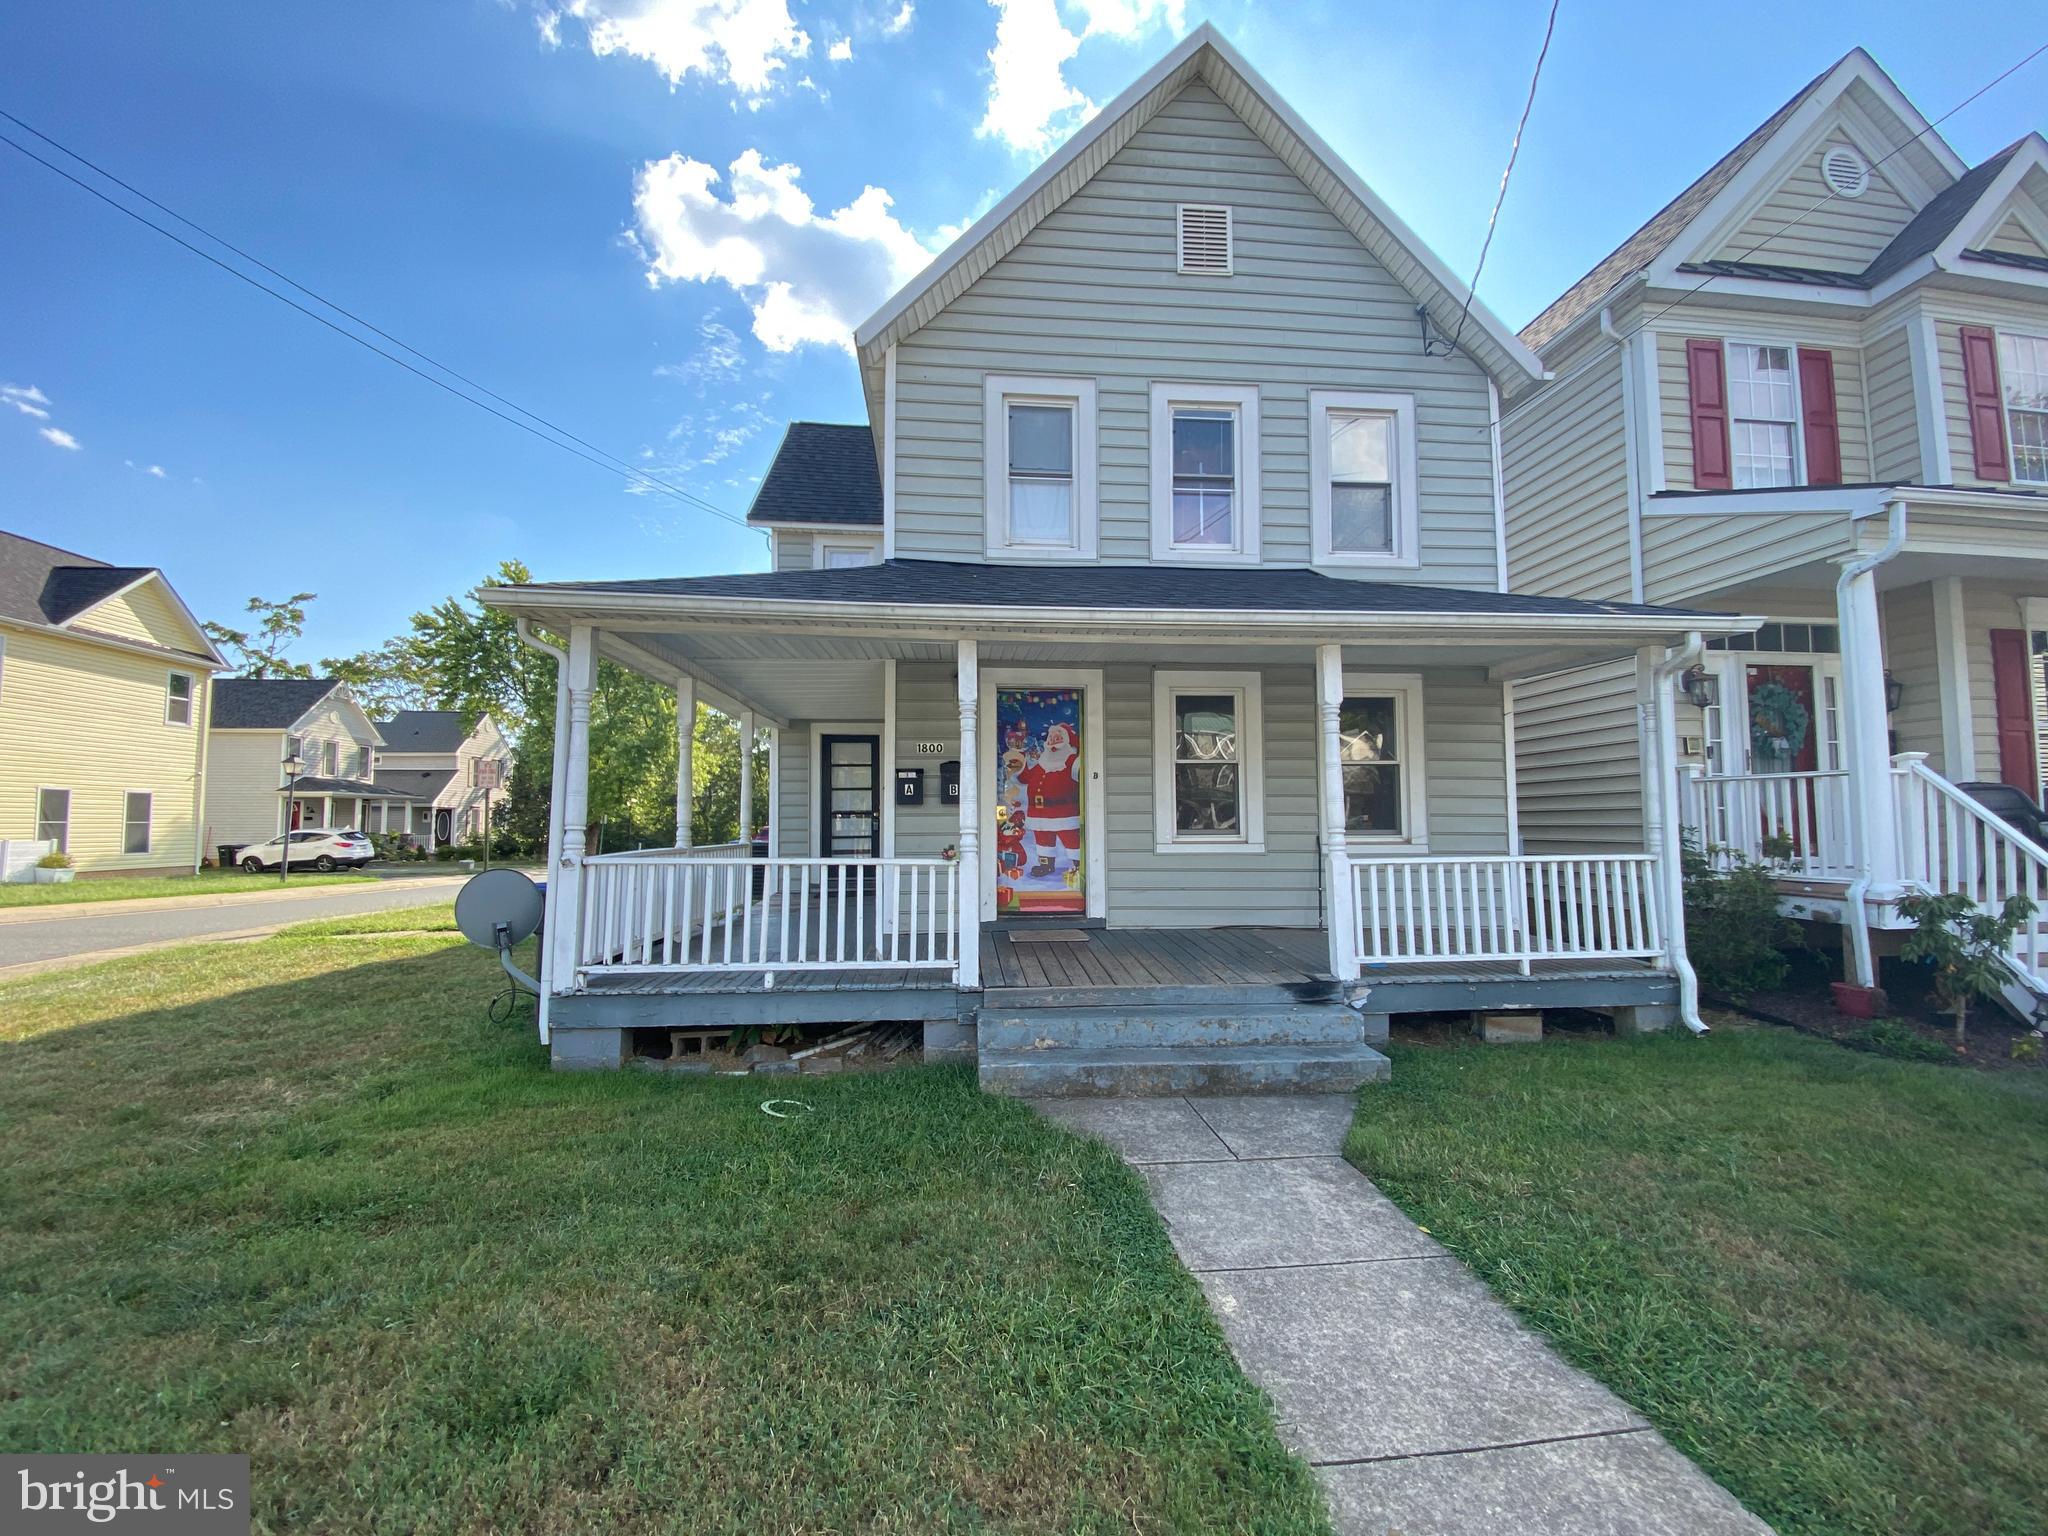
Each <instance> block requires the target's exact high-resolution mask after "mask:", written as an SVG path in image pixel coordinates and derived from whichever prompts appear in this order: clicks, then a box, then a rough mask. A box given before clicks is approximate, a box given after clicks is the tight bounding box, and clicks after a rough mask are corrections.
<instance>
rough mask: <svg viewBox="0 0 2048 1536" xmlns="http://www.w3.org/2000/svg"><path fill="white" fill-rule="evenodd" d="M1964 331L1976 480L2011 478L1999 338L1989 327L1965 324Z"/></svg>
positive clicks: (1965, 383)
mask: <svg viewBox="0 0 2048 1536" xmlns="http://www.w3.org/2000/svg"><path fill="white" fill-rule="evenodd" d="M1962 335H1963V399H1964V402H1965V404H1966V405H1967V406H1968V408H1969V412H1970V455H1971V457H1972V458H1973V459H1974V460H1975V461H1976V463H1975V466H1974V467H1975V469H1976V471H1977V478H1978V479H1979V480H2010V479H2011V478H2012V461H2011V460H2010V459H2008V458H2007V457H2006V452H2005V396H2004V394H2003V392H2002V391H2001V390H2000V389H1999V387H1998V341H1997V339H1996V338H1995V337H1994V336H1993V335H1992V334H1991V328H1990V327H1989V326H1984V325H1966V326H1964V327H1962Z"/></svg>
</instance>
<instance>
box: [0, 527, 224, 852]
mask: <svg viewBox="0 0 2048 1536" xmlns="http://www.w3.org/2000/svg"><path fill="white" fill-rule="evenodd" d="M226 665H227V663H226V662H224V661H223V660H222V659H221V656H220V653H219V652H218V651H216V650H215V649H214V647H213V644H212V642H211V641H209V640H208V639H207V638H206V634H205V632H204V631H203V630H201V629H200V627H199V622H198V620H196V619H195V618H193V616H192V612H191V610H190V609H188V608H187V607H186V606H185V604H184V602H183V600H182V599H180V598H179V596H178V594H177V593H176V591H174V590H173V589H172V587H171V584H170V582H169V581H168V580H167V579H166V578H165V576H164V573H163V572H162V571H160V570H158V569H156V568H155V567H154V566H127V565H108V564H107V563H106V562H104V561H101V560H95V559H92V558H91V557H90V556H87V555H77V554H73V553H71V551H69V550H64V549H57V548H54V547H53V546H51V545H48V544H43V543H39V542H37V541H36V540H34V539H26V538H22V537H21V536H19V535H18V534H12V533H0V880H7V879H23V878H27V870H28V869H29V868H30V867H31V866H33V865H34V864H35V863H36V862H37V861H38V860H39V859H42V858H45V857H47V856H49V855H50V854H52V853H59V854H63V855H64V856H66V857H67V858H69V859H70V861H71V865H72V867H73V868H75V869H76V870H77V871H78V873H79V874H80V875H85V876H91V875H143V874H191V873H192V872H193V871H194V870H195V869H196V868H197V867H198V862H199V852H200V847H201V839H200V835H199V819H200V793H201V791H200V784H201V780H202V778H203V776H204V774H205V771H206V730H205V720H206V709H207V704H208V699H209V697H210V695H211V691H212V686H213V685H212V684H211V682H210V679H211V678H212V676H213V674H214V673H215V672H216V671H218V670H220V669H221V668H223V667H225V666H226Z"/></svg>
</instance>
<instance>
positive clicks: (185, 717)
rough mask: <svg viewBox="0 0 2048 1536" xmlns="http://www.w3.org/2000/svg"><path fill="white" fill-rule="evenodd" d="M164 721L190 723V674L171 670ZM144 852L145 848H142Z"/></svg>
mask: <svg viewBox="0 0 2048 1536" xmlns="http://www.w3.org/2000/svg"><path fill="white" fill-rule="evenodd" d="M164 722H165V724H167V725H190V724H191V723H192V674H191V673H189V672H173V673H172V674H171V678H170V682H169V683H168V684H167V685H166V689H165V693H164ZM144 851H145V852H146V851H147V850H144Z"/></svg>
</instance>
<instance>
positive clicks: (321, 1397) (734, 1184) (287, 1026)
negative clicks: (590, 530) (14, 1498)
mask: <svg viewBox="0 0 2048 1536" xmlns="http://www.w3.org/2000/svg"><path fill="white" fill-rule="evenodd" d="M405 916H406V917H407V919H408V921H409V922H411V923H414V924H416V923H417V922H418V921H419V920H420V918H421V914H420V913H418V912H413V913H408V914H405ZM351 921H360V920H351ZM497 984H498V977H497V973H496V967H495V965H494V963H493V961H492V958H491V957H490V956H488V955H486V954H483V953H481V952H479V951H476V950H472V949H469V948H467V947H464V946H462V945H460V944H459V943H454V942H451V940H450V939H449V938H447V937H445V936H437V935H402V934H397V935H386V936H382V937H380V936H378V935H376V934H368V933H366V934H359V935H355V936H352V937H349V938H346V939H342V940H340V941H338V939H337V936H336V935H334V934H332V933H330V934H329V935H328V936H326V937H319V936H307V935H304V934H301V933H297V932H291V931H288V932H287V933H285V934H280V935H278V936H276V937H274V938H271V939H266V940H260V941H256V942H252V943H246V944H240V945H232V946H230V945H221V946H192V947H187V948H179V949H174V950H167V951H162V952H159V953H156V954H152V955H150V956H148V957H147V958H146V959H136V960H129V961H113V962H109V963H105V964H102V965H98V966H95V967H91V968H89V969H81V970H72V971H64V972H58V973H52V974H49V975H46V976H41V977H36V978H32V979H28V980H24V981H20V982H13V983H6V984H0V1042H5V1043H4V1044H0V1134H4V1136H5V1145H6V1148H7V1160H8V1172H7V1177H6V1178H5V1179H4V1180H0V1448H4V1449H6V1450H8V1451H30V1450H59V1449H62V1450H68V1451H79V1452H90V1451H115V1450H122V1449H127V1450H133V1449H135V1448H137V1447H146V1448H149V1449H152V1450H159V1451H169V1450H176V1451H195V1452H196V1451H245V1452H248V1453H249V1454H250V1455H251V1456H252V1457H253V1465H254V1469H255V1479H256V1496H255V1514H256V1523H257V1528H258V1529H259V1530H264V1531H278V1530H285V1529H293V1530H318V1531H341V1532H353V1531H369V1530H373V1529H374V1530H379V1531H407V1532H457V1531H462V1532H476V1531H497V1532H505V1531H533V1532H543V1531H546V1532H554V1531H564V1530H597V1529H603V1530H606V1531H622V1532H642V1531H691V1532H697V1531H735V1532H741V1531H744V1532H748V1533H756V1532H763V1531H806V1532H826V1531H856V1530H858V1531H901V1532H924V1531H946V1530H957V1531H1017V1532H1023V1531H1062V1532H1065V1531H1087V1532H1130V1531H1158V1532H1169V1531H1171V1532H1178V1531H1217V1532H1242V1531H1257V1532H1276V1533H1277V1532H1309V1531H1319V1530H1322V1529H1324V1526H1323V1523H1322V1518H1323V1517H1322V1514H1321V1508H1320V1503H1319V1498H1318V1494H1317V1491H1316V1488H1315V1486H1314V1482H1313V1479H1312V1477H1311V1475H1310V1474H1309V1472H1308V1470H1307V1469H1306V1467H1304V1466H1303V1465H1302V1464H1301V1463H1299V1462H1297V1461H1295V1460H1293V1459H1291V1458H1290V1457H1288V1456H1287V1455H1286V1454H1285V1453H1284V1452H1283V1451H1282V1450H1281V1448H1280V1446H1279V1443H1278V1441H1277V1440H1276V1439H1275V1437H1274V1432H1273V1424H1272V1419H1271V1414H1270V1410H1269V1408H1268V1407H1267V1405H1266V1403H1265V1400H1264V1399H1263V1398H1262V1397H1261V1396H1259V1395H1258V1394H1257V1393H1256V1392H1255V1391H1254V1390H1253V1389H1252V1388H1251V1387H1250V1386H1249V1385H1248V1384H1247V1383H1246V1382H1245V1380H1244V1379H1243V1377H1242V1376H1241V1375H1240V1374H1239V1373H1238V1371H1237V1369H1236V1367H1235V1366H1234V1365H1233V1364H1232V1362H1231V1359H1230V1356H1229V1354H1228V1352H1227V1350H1226V1349H1225V1347H1224V1344H1223V1341H1222V1338H1221V1336H1220V1334H1219V1333H1218V1332H1217V1330H1216V1328H1215V1327H1214V1325H1213V1324H1212V1323H1211V1321H1210V1319H1209V1317H1208V1315H1207V1313H1206V1311H1205V1309H1204V1307H1203V1303H1202V1297H1201V1293H1200V1291H1199V1289H1198V1288H1197V1286H1196V1285H1195V1283H1194V1282H1193V1280H1192V1279H1191V1278H1190V1277H1189V1276H1188V1275H1187V1274H1186V1273H1185V1272H1184V1271H1183V1270H1182V1269H1181V1268H1180V1267H1179V1266H1178V1264H1177V1263H1176V1262H1175V1260H1174V1258H1173V1255H1172V1251H1171V1249H1170V1247H1169V1245H1168V1243H1167V1241H1166V1237H1165V1234H1164V1232H1163V1230H1162V1229H1161V1227H1160V1224H1159V1222H1158V1220H1157V1218H1156V1217H1155V1216H1154V1215H1153V1213H1152V1211H1151V1209H1150V1206H1149V1205H1148V1203H1147V1200H1146V1197H1145V1192H1144V1188H1143V1185H1142V1184H1141V1182H1140V1181H1139V1179H1138V1178H1137V1176H1136V1175H1135V1174H1133V1173H1132V1172H1131V1171H1130V1170H1128V1169H1126V1168H1125V1167H1123V1166H1122V1165H1121V1164H1120V1163H1119V1162H1118V1161H1117V1159H1116V1158H1115V1157H1114V1155H1112V1154H1111V1153H1109V1152H1108V1151H1107V1150H1106V1149H1104V1148H1102V1147H1101V1146H1099V1145H1096V1144H1094V1143H1091V1142H1087V1141H1083V1140H1081V1139H1078V1138H1076V1137H1072V1136H1069V1135H1067V1134H1065V1133H1064V1132H1062V1131H1059V1130H1058V1129H1056V1128H1054V1127H1052V1126H1050V1125H1048V1124H1046V1123H1044V1122H1042V1121H1040V1120H1038V1119H1037V1118H1036V1117H1035V1116H1033V1115H1032V1114H1031V1113H1030V1112H1029V1111H1028V1110H1027V1109H1026V1108H1024V1107H1023V1106H1022V1105H1019V1104H1016V1103H1013V1102H1010V1101H1006V1100H1002V1099H997V1098H990V1097H985V1096H983V1095H982V1094H981V1093H980V1092H978V1091H977V1089H976V1087H975V1083H974V1077H973V1074H972V1073H971V1072H970V1071H968V1070H965V1069H960V1068H951V1067H948V1068H912V1069H907V1070H903V1071H898V1072H893V1073H888V1074H881V1075H873V1076H861V1077H851V1078H837V1079H831V1078H828V1079H805V1080H803V1081H802V1082H801V1083H800V1084H799V1083H796V1082H792V1081H789V1080H782V1081H780V1082H777V1081H775V1080H766V1081H764V1080H760V1079H753V1080H749V1079H740V1078H730V1079H721V1078H683V1079H678V1078H671V1077H656V1076H651V1075H644V1074H639V1073H617V1074H606V1075H596V1076H583V1077H575V1076H564V1075H555V1074H551V1073H549V1072H548V1071H547V1070H546V1068H545V1065H544V1061H543V1056H542V1052H541V1050H540V1048H539V1047H538V1045H537V1044H536V1043H535V1041H534V1039H533V1037H532V1033H531V1026H530V1025H525V1026H520V1025H513V1026H506V1027H493V1026H491V1025H489V1024H488V1023H486V1022H485V1018H484V1003H485V1001H486V998H487V997H488V995H489V993H490V992H491V991H492V990H493V989H494V988H495V987H496V986H497ZM776 1096H786V1097H794V1098H801V1099H802V1100H804V1101H806V1102H808V1103H809V1104H810V1106H811V1107H812V1112H811V1113H809V1114H803V1113H800V1112H799V1113H797V1114H796V1115H795V1116H794V1117H793V1118H789V1119H773V1118H770V1117H769V1116H768V1115H766V1114H764V1113H762V1110H761V1105H762V1102H763V1100H765V1099H768V1098H771V1097H776Z"/></svg>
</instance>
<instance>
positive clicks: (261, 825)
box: [206, 731, 284, 852]
mask: <svg viewBox="0 0 2048 1536" xmlns="http://www.w3.org/2000/svg"><path fill="white" fill-rule="evenodd" d="M206 754H207V755H206V846H207V848H208V851H209V852H210V851H211V850H212V849H214V848H216V847H218V846H220V845H221V844H223V843H229V844H232V845H234V846H235V847H241V846H242V845H244V844H246V843H260V842H263V841H265V840H266V839H268V838H273V837H275V836H277V831H278V827H279V825H280V822H279V814H280V812H279V807H280V806H281V805H282V803H283V799H284V797H283V796H282V795H280V794H279V793H278V792H277V791H278V786H279V784H281V783H282V782H283V781H282V779H281V778H280V777H279V776H278V764H279V763H280V762H281V761H282V760H283V758H284V732H282V731H215V732H214V733H213V739H212V740H211V741H210V742H209V743H208V744H207V749H206Z"/></svg>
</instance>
